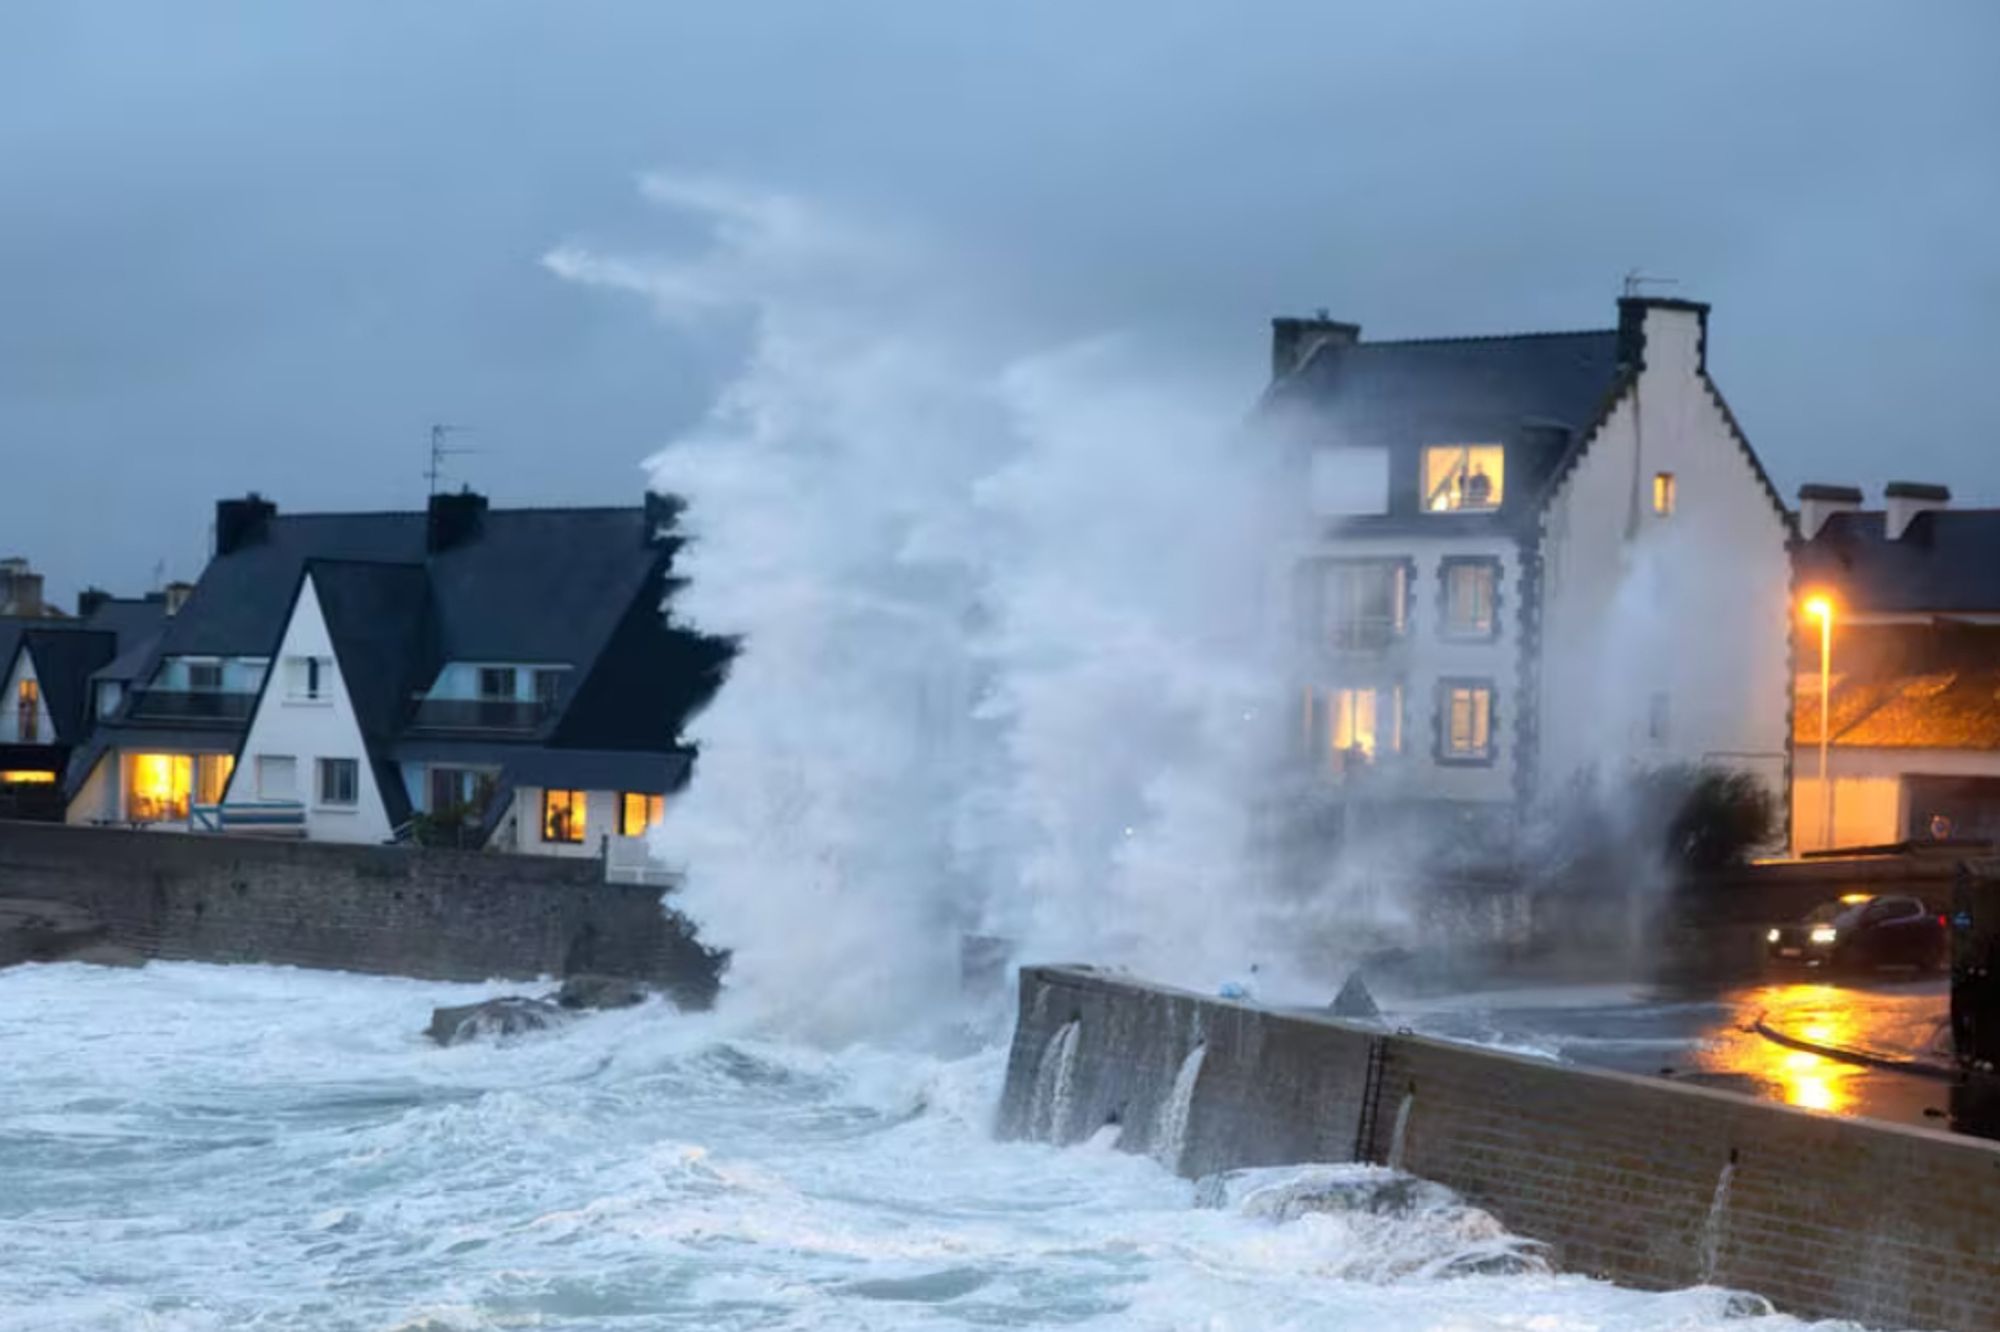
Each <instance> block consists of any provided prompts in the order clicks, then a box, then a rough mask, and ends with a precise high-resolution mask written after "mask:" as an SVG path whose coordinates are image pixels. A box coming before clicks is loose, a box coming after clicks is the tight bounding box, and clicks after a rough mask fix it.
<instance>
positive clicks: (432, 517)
mask: <svg viewBox="0 0 2000 1332" xmlns="http://www.w3.org/2000/svg"><path fill="white" fill-rule="evenodd" d="M485 519H486V496H484V495H475V494H474V493H473V492H472V491H470V490H461V491H459V492H458V493H457V494H456V495H433V496H431V507H430V513H429V515H428V518H427V521H426V522H425V524H424V549H425V550H427V551H429V552H430V553H431V554H433V555H439V554H442V553H444V552H445V551H447V550H450V549H452V548H453V547H454V546H462V545H464V544H465V543H466V542H468V541H471V540H472V539H473V538H475V537H477V536H478V535H479V529H480V526H481V525H482V524H483V523H484V522H485Z"/></svg>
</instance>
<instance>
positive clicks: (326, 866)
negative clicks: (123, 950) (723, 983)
mask: <svg viewBox="0 0 2000 1332" xmlns="http://www.w3.org/2000/svg"><path fill="white" fill-rule="evenodd" d="M0 897H4V898H28V899H35V900H41V901H51V902H62V903H67V904H71V905H74V906H77V907H81V908H82V909H84V910H85V911H88V912H89V913H90V914H91V915H92V916H93V917H95V918H96V919H97V920H98V921H99V922H101V923H102V924H103V925H104V926H105V927H106V929H107V931H108V936H109V941H110V942H112V943H115V944H120V945H123V946H125V947H128V948H132V949H135V950H137V951H139V952H141V953H143V954H145V955H146V956H148V957H156V958H163V959H178V960H187V961H202V962H265V963H272V964H276V965H290V966H301V967H317V968H327V969H334V970H342V971H362V972H374V973H379V974H386V975H398V976H416V977H421V978H428V979H438V980H467V981H476V980H486V979H489V978H507V979H516V980H518V979H528V978H533V977H537V976H550V975H564V974H569V973H577V972H594V973H599V974H605V975H616V976H627V977H632V978H635V979H642V980H647V981H650V982H653V983H655V984H658V985H660V986H661V987H663V988H665V989H667V990H669V991H670V992H672V993H673V994H674V995H675V996H676V997H677V998H678V999H680V1000H681V1001H682V1002H683V1003H690V1004H697V1005H705V1004H707V1003H708V1002H710V1001H712V999H713V998H714V995H715V991H716V988H717V981H718V975H719V971H720V963H721V959H720V958H719V956H717V955H716V954H713V953H711V952H709V951H708V950H707V949H705V948H703V947H702V946H701V945H700V944H699V943H698V942H697V941H696V939H695V937H694V932H693V929H692V927H691V926H690V925H689V923H688V922H687V921H686V919H685V918H683V917H681V916H679V915H677V914H675V913H673V912H671V911H668V910H666V909H665V908H663V907H662V905H661V902H660V890H659V889H658V888H656V887H641V886H637V885H630V884H611V883H605V882H603V870H602V867H601V866H600V865H599V864H598V863H597V862H595V861H575V860H557V859H553V858H543V857H534V856H509V855H497V854H491V853H484V852H477V851H433V850H424V849H420V848H414V847H394V846H342V845H333V844H328V843H314V842H295V841H274V840H263V839H257V838H248V837H214V836H190V835H186V834H176V833H162V832H144V831H136V832H135V831H130V830H126V829H116V828H81V827H70V826H65V825H62V824H44V823H0Z"/></svg>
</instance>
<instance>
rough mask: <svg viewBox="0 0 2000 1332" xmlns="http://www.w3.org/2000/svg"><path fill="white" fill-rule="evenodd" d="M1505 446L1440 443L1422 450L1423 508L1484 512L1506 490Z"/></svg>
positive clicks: (1439, 511)
mask: <svg viewBox="0 0 2000 1332" xmlns="http://www.w3.org/2000/svg"><path fill="white" fill-rule="evenodd" d="M1506 464H1507V456H1506V450H1505V449H1503V448H1501V447H1500V446H1499V445H1498V444H1441V445H1436V446H1433V447H1431V448H1427V449H1425V450H1424V510H1425V511H1426V512H1427V513H1460V512H1468V513H1484V512H1488V511H1491V510H1493V509H1497V508H1499V507H1500V501H1501V500H1502V499H1503V498H1504V497H1505V494H1506V481H1507V467H1506Z"/></svg>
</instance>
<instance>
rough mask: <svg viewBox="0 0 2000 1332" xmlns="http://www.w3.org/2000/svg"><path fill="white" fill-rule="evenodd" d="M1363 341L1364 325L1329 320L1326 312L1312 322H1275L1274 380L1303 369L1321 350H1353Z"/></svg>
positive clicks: (1283, 320)
mask: <svg viewBox="0 0 2000 1332" xmlns="http://www.w3.org/2000/svg"><path fill="white" fill-rule="evenodd" d="M1360 340H1361V325H1359V324H1343V323H1341V322H1340V321H1339V320H1338V319H1329V318H1327V315H1326V311H1324V310H1322V311H1320V312H1319V313H1318V314H1316V315H1314V316H1313V317H1312V318H1311V319H1288V318H1280V319H1273V320H1272V321H1271V379H1272V381H1273V382H1276V381H1277V380H1280V379H1283V378H1284V377H1285V376H1286V375H1289V374H1291V373H1292V372H1293V371H1295V370H1297V369H1299V367H1301V366H1303V365H1304V364H1305V363H1306V362H1307V361H1309V360H1311V359H1312V355H1313V353H1314V352H1316V351H1318V350H1319V349H1320V348H1321V347H1326V346H1333V347H1352V346H1353V345H1354V344H1355V343H1356V342H1359V341H1360Z"/></svg>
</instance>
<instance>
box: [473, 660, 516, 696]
mask: <svg viewBox="0 0 2000 1332" xmlns="http://www.w3.org/2000/svg"><path fill="white" fill-rule="evenodd" d="M479 696H480V697H481V698H483V699H495V700H497V699H511V698H512V697H514V668H513V667H512V666H481V667H480V668H479Z"/></svg>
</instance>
